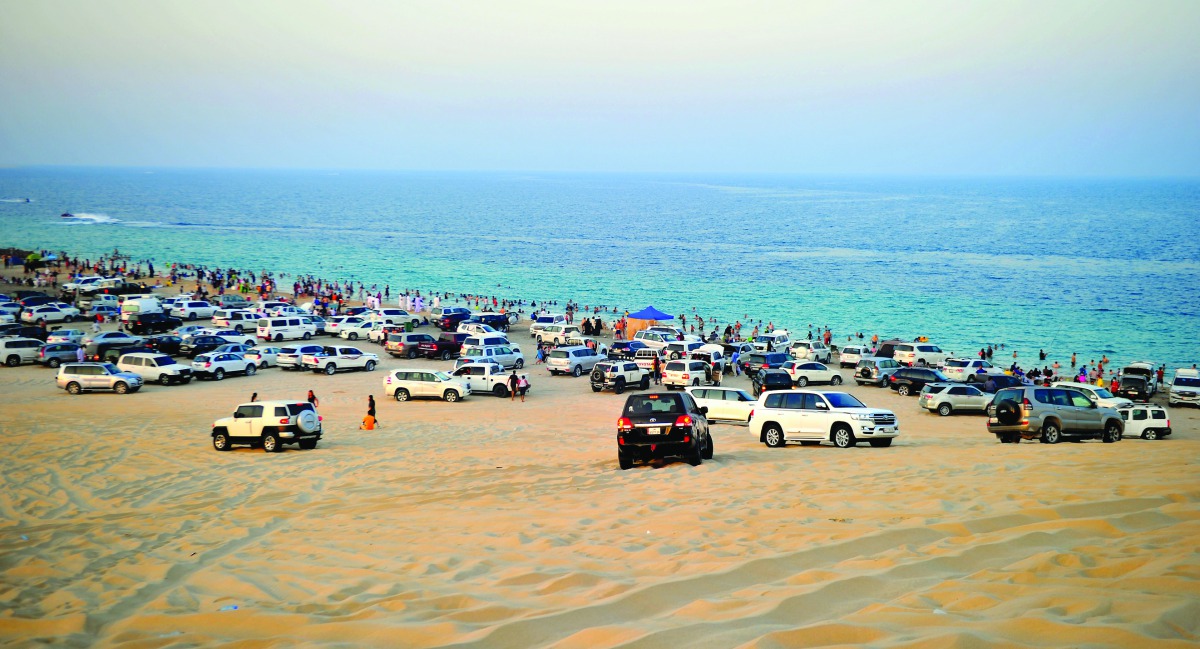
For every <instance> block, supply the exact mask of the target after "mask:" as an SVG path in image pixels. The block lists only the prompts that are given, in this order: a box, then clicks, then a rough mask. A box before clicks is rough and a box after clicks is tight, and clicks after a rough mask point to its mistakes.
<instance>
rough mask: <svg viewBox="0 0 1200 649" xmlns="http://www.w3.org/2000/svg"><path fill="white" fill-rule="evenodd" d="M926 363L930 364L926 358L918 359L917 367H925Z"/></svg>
mask: <svg viewBox="0 0 1200 649" xmlns="http://www.w3.org/2000/svg"><path fill="white" fill-rule="evenodd" d="M926 365H928V363H926V362H925V359H924V358H919V359H917V367H925V366H926Z"/></svg>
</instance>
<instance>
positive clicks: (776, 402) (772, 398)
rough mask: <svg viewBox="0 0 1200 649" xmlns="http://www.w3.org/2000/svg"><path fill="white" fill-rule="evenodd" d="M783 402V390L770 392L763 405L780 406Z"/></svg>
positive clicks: (769, 406) (768, 406)
mask: <svg viewBox="0 0 1200 649" xmlns="http://www.w3.org/2000/svg"><path fill="white" fill-rule="evenodd" d="M782 403H783V393H782V392H770V393H768V395H767V400H766V401H764V402H763V405H764V406H766V407H767V408H778V407H780V404H782Z"/></svg>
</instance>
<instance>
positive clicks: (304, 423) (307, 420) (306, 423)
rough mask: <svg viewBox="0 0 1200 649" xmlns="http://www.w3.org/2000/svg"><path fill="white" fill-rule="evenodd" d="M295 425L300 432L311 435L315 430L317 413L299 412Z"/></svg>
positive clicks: (310, 411) (311, 411)
mask: <svg viewBox="0 0 1200 649" xmlns="http://www.w3.org/2000/svg"><path fill="white" fill-rule="evenodd" d="M296 425H297V426H298V427H299V428H300V430H302V431H304V432H306V433H311V432H313V431H315V430H316V429H317V413H316V411H313V410H301V411H300V415H299V416H297V417H296Z"/></svg>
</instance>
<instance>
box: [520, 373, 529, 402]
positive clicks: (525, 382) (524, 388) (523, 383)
mask: <svg viewBox="0 0 1200 649" xmlns="http://www.w3.org/2000/svg"><path fill="white" fill-rule="evenodd" d="M517 389H518V390H520V391H521V403H525V393H526V392H529V379H528V378H526V377H525V376H524V375H522V376H521V378H520V380H518V381H517Z"/></svg>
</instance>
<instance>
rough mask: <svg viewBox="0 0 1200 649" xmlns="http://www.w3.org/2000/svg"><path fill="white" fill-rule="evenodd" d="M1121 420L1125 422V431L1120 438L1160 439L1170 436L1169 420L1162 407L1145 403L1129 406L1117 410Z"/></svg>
mask: <svg viewBox="0 0 1200 649" xmlns="http://www.w3.org/2000/svg"><path fill="white" fill-rule="evenodd" d="M1117 412H1119V413H1121V418H1122V419H1124V420H1125V430H1124V431H1123V433H1122V437H1124V435H1125V434H1128V435H1129V436H1130V437H1141V438H1142V439H1162V438H1164V437H1166V436H1168V435H1170V434H1171V418H1170V416H1169V415H1168V414H1167V410H1166V409H1165V408H1163V407H1162V406H1152V405H1150V404H1147V403H1138V404H1130V405H1128V406H1125V407H1122V408H1117Z"/></svg>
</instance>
